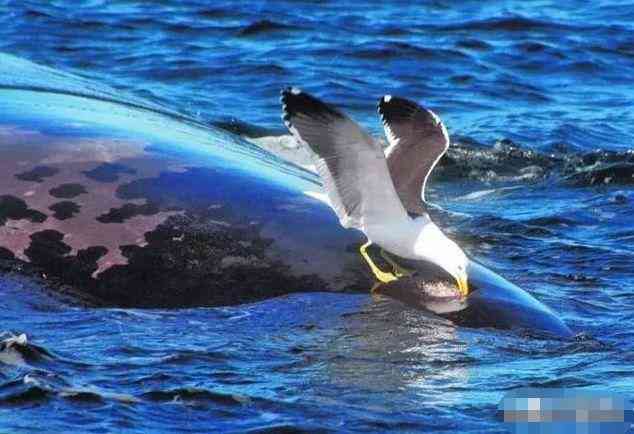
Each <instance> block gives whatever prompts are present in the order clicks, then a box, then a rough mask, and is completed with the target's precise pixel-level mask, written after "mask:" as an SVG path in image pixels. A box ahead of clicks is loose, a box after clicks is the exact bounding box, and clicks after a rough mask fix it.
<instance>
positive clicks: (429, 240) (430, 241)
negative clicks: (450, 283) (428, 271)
mask: <svg viewBox="0 0 634 434" xmlns="http://www.w3.org/2000/svg"><path fill="white" fill-rule="evenodd" d="M421 235H422V236H421V237H420V238H419V239H418V241H417V243H416V244H417V245H416V248H415V249H416V253H417V254H419V255H420V256H422V257H423V258H424V259H425V260H427V261H429V262H432V263H434V264H436V265H438V266H439V267H441V268H442V269H443V270H445V271H446V272H447V273H449V274H451V275H452V276H453V278H454V279H456V282H457V283H458V288H459V289H460V293H461V294H462V296H463V297H466V296H467V295H468V294H469V284H468V279H467V266H468V264H469V258H468V257H467V255H466V254H465V253H464V252H463V251H462V249H461V248H460V246H458V244H456V242H455V241H453V240H451V239H449V238H448V237H447V236H446V235H445V234H444V233H443V232H442V231H441V230H440V228H439V227H438V226H436V225H435V224H434V223H431V222H430V223H429V224H428V225H427V227H426V228H425V229H424V230H423V232H422V233H421Z"/></svg>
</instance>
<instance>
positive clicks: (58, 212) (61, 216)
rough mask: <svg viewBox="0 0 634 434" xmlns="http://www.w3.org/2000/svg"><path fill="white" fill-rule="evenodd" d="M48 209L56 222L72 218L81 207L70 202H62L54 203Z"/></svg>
mask: <svg viewBox="0 0 634 434" xmlns="http://www.w3.org/2000/svg"><path fill="white" fill-rule="evenodd" d="M48 209H50V210H51V211H53V212H54V214H53V217H55V218H56V219H57V220H66V219H69V218H72V217H74V216H75V214H77V213H78V212H79V210H80V209H81V207H80V206H79V205H77V204H76V203H75V202H73V201H70V200H64V201H62V202H57V203H54V204H53V205H51V206H49V207H48Z"/></svg>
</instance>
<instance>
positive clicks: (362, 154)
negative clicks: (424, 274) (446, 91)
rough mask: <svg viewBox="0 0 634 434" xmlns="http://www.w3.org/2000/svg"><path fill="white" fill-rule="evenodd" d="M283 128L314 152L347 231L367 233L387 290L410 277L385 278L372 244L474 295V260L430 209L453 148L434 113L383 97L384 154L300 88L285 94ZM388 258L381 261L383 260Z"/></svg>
mask: <svg viewBox="0 0 634 434" xmlns="http://www.w3.org/2000/svg"><path fill="white" fill-rule="evenodd" d="M280 100H281V103H282V112H283V114H282V120H283V121H284V123H285V125H286V127H287V128H288V129H289V131H290V132H291V134H292V135H293V137H294V138H295V140H296V141H297V142H299V144H301V145H303V146H305V147H307V148H308V149H309V151H310V154H311V156H312V157H313V160H314V163H315V167H316V170H317V173H318V174H319V176H320V177H321V180H322V183H323V187H324V190H325V192H326V193H327V195H328V199H329V201H330V205H331V207H332V208H333V210H334V212H335V213H336V214H337V217H338V218H339V221H340V223H341V225H342V226H343V227H345V228H355V229H357V230H360V231H361V232H363V233H364V234H365V235H366V237H367V238H368V242H367V243H366V244H364V245H363V246H361V248H360V253H361V255H362V257H363V258H364V259H365V260H366V262H367V263H368V265H369V267H370V269H371V270H372V272H373V273H374V275H375V276H376V278H377V279H378V280H379V282H382V283H389V282H391V281H393V280H395V279H397V276H399V275H403V274H404V273H403V272H402V269H399V268H398V265H397V264H396V263H395V262H394V261H393V260H390V259H391V258H389V257H388V256H384V258H385V259H386V260H388V262H389V263H390V265H392V267H393V268H394V272H395V273H389V272H385V271H382V270H381V269H379V267H377V266H376V264H375V263H374V261H373V260H372V259H371V258H370V257H369V256H368V253H367V248H368V247H369V246H370V245H372V244H373V243H374V244H376V245H378V246H379V247H381V249H383V250H385V251H387V252H389V253H392V254H394V255H397V256H400V257H402V258H406V259H413V260H423V261H428V262H431V263H433V264H436V265H437V266H439V267H441V268H443V269H444V270H445V271H447V272H448V273H449V274H450V275H451V276H453V277H454V279H456V282H457V284H458V288H459V290H460V293H461V295H462V296H463V297H466V296H467V295H468V293H469V286H468V282H467V271H466V270H467V263H468V258H467V255H466V254H465V253H464V252H463V251H462V249H461V248H460V247H459V246H458V244H456V243H455V242H454V241H452V240H451V239H449V238H448V237H447V236H446V235H445V234H444V233H443V232H442V231H441V230H440V228H439V227H438V226H437V225H436V224H435V223H434V222H433V221H432V220H431V218H430V216H429V213H428V212H427V203H426V201H425V186H426V184H427V179H428V178H429V174H430V173H431V171H432V170H433V169H434V167H435V166H436V163H438V160H440V158H441V157H442V156H443V155H444V154H445V152H446V151H447V148H448V147H449V136H448V134H447V129H446V128H445V126H444V125H443V123H442V122H441V121H440V119H439V118H438V116H436V115H435V114H434V113H433V112H432V111H431V110H427V109H425V108H423V107H421V106H419V105H418V104H416V103H414V102H412V101H409V100H407V99H405V98H399V97H395V96H391V95H386V96H384V97H383V98H382V99H381V100H380V101H379V104H378V112H379V115H380V117H381V120H382V123H383V127H384V130H385V135H386V137H387V139H388V143H389V147H388V148H387V150H386V152H383V149H382V147H381V144H380V143H379V142H378V141H376V140H374V139H373V138H372V137H371V136H370V135H369V134H368V133H367V132H365V131H364V130H363V129H362V128H361V127H360V126H359V125H358V124H357V123H356V122H354V121H353V120H352V119H350V118H349V117H348V116H347V115H345V114H344V113H343V112H341V111H339V110H338V109H336V108H334V107H332V106H331V105H328V104H326V103H324V102H322V101H320V100H319V99H317V98H315V97H314V96H312V95H309V94H308V93H306V92H304V91H302V90H301V89H299V88H296V87H289V88H286V89H284V90H282V92H281V98H280ZM383 250H382V254H383Z"/></svg>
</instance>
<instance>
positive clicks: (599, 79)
mask: <svg viewBox="0 0 634 434" xmlns="http://www.w3.org/2000/svg"><path fill="white" fill-rule="evenodd" d="M457 3H458V2H451V1H443V0H437V1H429V2H426V4H425V5H413V4H411V2H404V1H391V2H386V1H369V2H353V1H336V2H335V1H331V2H317V1H297V2H295V1H293V2H291V1H253V2H229V1H217V2H207V1H202V0H199V1H194V0H188V1H160V2H151V3H150V2H135V1H129V0H117V1H105V0H103V1H100V0H92V1H83V2H74V1H68V0H65V1H63V0H53V1H50V2H35V1H1V0H0V51H2V52H6V53H11V54H13V55H15V56H18V57H21V58H23V59H28V60H32V61H35V62H37V63H40V64H44V65H48V66H51V67H53V68H56V69H58V70H61V71H67V72H72V73H74V74H77V75H80V76H82V77H85V78H87V79H90V80H93V81H97V82H100V83H103V84H105V85H108V86H111V87H113V88H115V89H116V92H115V93H114V94H113V95H114V98H115V99H116V98H121V100H122V101H123V100H127V98H140V99H144V100H146V101H148V104H150V103H151V104H154V105H155V106H160V107H162V108H163V109H164V110H169V111H172V112H178V113H182V114H184V115H187V116H191V117H195V118H197V119H198V120H200V121H202V122H206V123H209V124H213V125H218V126H221V127H223V128H227V129H229V130H231V131H234V132H236V133H239V134H242V135H244V136H247V137H249V138H251V139H252V140H254V141H256V142H257V143H260V144H261V145H262V146H265V147H267V148H269V149H273V150H275V151H276V152H280V153H282V154H283V155H285V156H287V157H288V158H290V159H294V160H295V161H298V162H300V163H302V162H304V161H303V158H304V157H303V155H302V153H301V151H300V150H298V149H296V148H295V147H294V145H293V144H292V142H291V141H290V140H289V139H288V137H287V136H286V135H285V130H284V128H283V125H282V123H281V121H280V118H279V115H280V107H279V101H278V95H279V90H280V89H281V88H282V87H285V86H288V85H298V86H301V87H302V88H304V89H305V90H307V91H310V92H312V93H314V94H315V95H318V96H319V97H321V98H323V99H325V100H327V101H330V102H332V103H335V104H336V105H338V106H339V107H341V108H342V109H343V110H345V111H346V112H348V113H350V114H351V115H352V116H353V117H354V118H355V119H357V120H358V121H359V122H360V123H362V124H363V125H364V126H365V127H366V128H367V129H368V130H369V131H371V132H372V134H374V135H377V136H378V135H381V134H382V132H381V126H380V123H379V121H378V117H377V115H376V109H375V107H376V102H377V100H378V98H380V97H381V96H382V95H384V94H386V93H390V94H396V95H401V96H405V97H408V98H412V99H415V100H417V101H420V102H421V103H422V104H424V105H426V106H428V107H429V108H432V109H433V110H435V111H436V112H437V113H438V114H439V115H440V116H441V118H442V119H443V120H444V122H445V123H446V125H447V127H448V129H449V132H450V134H451V136H452V138H453V142H454V143H453V145H452V149H451V151H450V153H449V154H448V156H447V157H445V158H444V159H443V161H442V162H441V166H440V167H439V168H438V170H437V172H436V173H435V174H434V177H433V179H432V181H431V184H430V187H431V191H430V194H429V197H430V199H431V200H432V201H433V202H435V203H437V204H438V205H440V206H442V207H443V208H445V209H446V210H447V211H448V212H449V213H448V214H447V215H446V221H444V222H441V226H443V227H444V228H445V230H446V231H447V232H449V233H450V234H452V236H454V237H455V238H456V239H457V240H458V241H459V243H460V244H461V245H462V246H463V247H464V248H465V249H466V250H467V251H468V252H469V253H470V254H471V255H472V256H474V257H476V258H478V259H479V260H481V261H482V262H484V263H485V264H487V265H488V266H490V267H491V268H493V269H495V270H497V271H499V272H500V273H501V274H503V275H504V276H505V277H507V278H508V279H509V280H511V281H513V282H515V283H517V284H518V285H520V286H521V287H523V288H525V289H527V290H529V291H530V292H531V293H532V294H534V295H535V296H536V297H537V298H539V299H540V300H541V301H543V302H545V303H546V304H548V305H549V306H550V307H551V308H552V309H554V310H555V311H557V312H559V313H560V314H561V316H562V318H563V319H564V320H565V321H566V322H567V323H568V324H569V325H570V326H571V327H572V328H573V330H574V331H575V332H576V333H577V338H576V339H575V340H574V341H559V340H556V339H536V338H533V337H530V336H528V335H526V334H523V333H521V332H516V331H500V330H490V329H468V328H460V327H456V326H454V325H452V324H450V323H449V322H447V321H445V320H442V319H439V318H434V317H429V316H426V315H423V314H421V312H419V311H416V310H413V309H409V308H407V307H405V306H403V305H401V304H399V303H398V302H396V301H394V300H390V299H384V298H372V297H370V296H369V295H365V294H356V295H354V294H326V293H311V294H294V295H292V296H288V297H281V298H276V299H270V300H266V301H263V302H259V303H255V304H249V305H243V306H233V307H227V308H199V309H187V310H121V309H89V308H85V307H80V306H77V305H75V304H74V303H72V301H68V300H60V299H59V298H57V297H54V296H51V295H50V294H46V293H43V292H42V291H41V290H40V289H39V288H38V287H35V286H34V285H33V283H32V282H30V281H28V280H26V279H23V278H21V277H20V276H8V277H7V276H5V277H4V278H3V279H2V280H0V300H2V304H1V306H2V315H1V316H0V318H1V319H2V323H1V324H0V331H2V333H3V334H2V336H1V338H2V340H3V343H2V344H0V431H17V432H28V431H34V432H41V431H44V430H45V431H47V432H80V431H85V432H108V431H110V432H120V431H126V432H146V431H147V432H168V431H177V432H217V431H246V430H254V431H259V432H262V431H267V430H268V431H271V432H275V431H278V430H282V429H285V430H286V431H287V432H293V431H302V430H303V431H311V432H313V431H319V430H333V431H386V430H403V431H423V432H505V428H504V427H503V426H502V425H501V424H500V422H499V420H498V418H497V414H496V409H497V404H498V402H499V400H500V399H501V397H502V396H503V394H504V393H505V392H506V391H508V390H511V389H513V388H516V387H520V386H540V387H567V388H584V389H595V390H609V391H612V392H621V393H625V394H629V395H630V396H633V395H634V373H633V372H634V344H633V343H632V342H634V331H633V330H632V326H631V325H632V323H633V321H634V225H633V223H632V221H633V220H632V218H633V217H632V216H633V215H634V188H633V187H634V126H633V125H634V122H633V121H634V91H633V90H632V81H633V78H634V31H633V30H634V5H628V4H624V3H618V4H616V3H617V2H604V1H596V2H578V1H572V0H560V1H557V2H555V1H503V2H481V1H478V2H476V1H464V2H459V4H457ZM10 79H11V78H10V77H9V78H6V77H4V78H3V80H10ZM15 79H16V80H17V79H19V77H16V78H15ZM53 85H56V86H57V85H60V84H59V83H55V84H53V83H51V86H53ZM62 85H63V83H62ZM118 92H120V96H118V95H119V94H118Z"/></svg>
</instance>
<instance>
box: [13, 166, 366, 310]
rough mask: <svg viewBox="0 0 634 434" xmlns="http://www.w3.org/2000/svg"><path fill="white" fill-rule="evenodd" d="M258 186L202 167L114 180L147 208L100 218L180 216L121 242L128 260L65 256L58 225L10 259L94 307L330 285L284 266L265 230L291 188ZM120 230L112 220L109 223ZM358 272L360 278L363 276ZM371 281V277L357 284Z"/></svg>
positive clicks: (186, 302)
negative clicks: (168, 213) (139, 240)
mask: <svg viewBox="0 0 634 434" xmlns="http://www.w3.org/2000/svg"><path fill="white" fill-rule="evenodd" d="M255 185H256V182H255V181H254V180H252V179H251V178H248V177H244V176H242V175H240V174H236V172H232V171H228V170H223V169H218V168H213V169H212V168H204V167H202V168H201V167H198V168H196V167H193V168H192V167H190V168H188V169H187V170H185V171H179V172H171V171H167V172H162V173H160V174H159V175H157V176H154V177H147V178H141V179H132V180H129V181H126V182H124V183H122V184H121V185H118V186H116V187H115V188H116V193H115V194H116V195H117V197H118V198H120V199H123V200H135V201H136V200H144V201H145V203H147V204H151V205H136V204H125V205H123V206H120V207H119V208H112V209H110V212H107V213H105V214H102V215H101V216H100V217H102V218H101V220H102V222H103V221H112V222H125V220H127V219H128V218H130V217H132V215H133V214H137V215H141V214H142V213H147V212H156V211H158V212H165V211H170V210H178V211H182V214H180V213H179V215H172V216H170V217H168V218H167V219H166V220H164V221H163V222H162V223H161V224H159V225H158V226H153V227H152V228H151V229H148V232H145V233H144V234H143V238H144V240H143V241H144V243H142V244H141V245H137V244H136V242H135V241H130V245H123V246H119V247H118V248H119V249H120V252H121V255H122V256H123V257H124V258H126V259H127V263H125V264H123V263H114V264H111V265H109V266H107V267H103V265H104V264H102V263H101V262H102V261H104V260H105V259H106V257H107V256H108V254H112V253H113V252H110V251H109V250H108V248H106V247H101V246H92V247H88V248H86V249H84V250H79V251H78V253H77V254H76V255H75V254H72V253H71V252H72V251H73V250H72V248H71V246H69V245H67V244H66V243H65V242H64V234H63V233H62V232H61V231H55V230H45V231H40V232H37V233H35V234H32V235H31V242H30V245H29V246H28V247H27V248H25V249H24V255H25V256H26V257H27V258H28V259H29V262H30V263H28V262H27V263H24V262H22V261H20V260H18V259H15V260H13V262H14V263H16V262H17V263H19V265H20V266H23V267H28V268H29V269H32V270H34V271H33V273H34V274H36V275H40V276H45V279H46V280H47V282H48V284H50V285H52V286H54V287H59V290H60V291H62V292H68V291H71V292H73V293H78V294H80V295H81V297H80V298H82V299H85V300H91V303H93V304H94V305H97V306H121V307H147V308H151V307H162V308H173V307H193V306H219V305H232V304H240V303H245V302H252V301H257V300H263V299H267V298H270V297H275V296H280V295H284V294H288V293H291V292H299V291H303V292H306V291H322V290H329V288H331V284H332V282H328V281H326V280H324V279H323V278H320V277H319V276H318V274H317V273H314V274H313V273H312V272H310V274H309V273H308V272H298V271H297V270H295V268H294V267H295V266H294V265H291V264H292V263H293V261H290V263H287V261H286V259H285V258H284V257H283V256H279V252H277V250H276V249H277V248H278V247H277V246H276V242H275V240H273V239H271V238H266V237H264V236H263V235H262V231H263V230H264V228H265V227H266V225H265V222H268V221H271V219H274V218H275V216H277V215H278V214H277V211H276V207H277V206H284V205H287V204H289V196H288V191H287V190H285V189H283V188H281V187H280V188H279V189H277V188H270V189H269V190H267V194H266V200H258V199H259V197H260V196H259V195H258V192H257V190H255V189H254V186H255ZM113 187H114V186H113ZM290 203H291V204H292V203H293V202H292V201H290ZM126 205H127V206H126ZM82 211H83V209H82ZM124 224H125V223H124ZM123 228H124V226H123V225H122V226H121V229H118V228H117V227H116V226H115V225H112V230H116V231H119V230H124V229H123ZM80 229H81V228H80ZM108 229H110V227H109V228H107V229H106V228H104V230H108ZM64 232H65V231H64ZM68 243H69V244H70V243H71V241H70V239H69V240H68ZM117 253H119V252H117ZM9 262H10V261H9ZM100 267H101V268H100ZM98 270H99V274H95V272H97V271H98ZM361 271H364V270H361ZM361 271H360V272H361ZM363 277H364V278H365V280H363V282H364V284H365V283H366V280H367V276H366V275H365V274H363ZM346 279H347V278H346ZM355 282H356V280H355V281H351V283H350V284H349V285H355V284H356V283H355ZM368 287H369V283H368V284H367V285H364V287H363V289H364V290H367V288H368ZM68 288H70V289H68ZM359 289H360V288H357V287H354V288H353V287H352V286H347V287H345V288H342V290H348V291H352V290H359Z"/></svg>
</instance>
